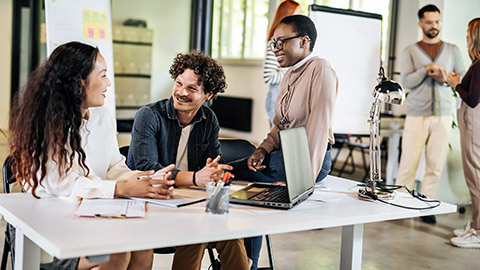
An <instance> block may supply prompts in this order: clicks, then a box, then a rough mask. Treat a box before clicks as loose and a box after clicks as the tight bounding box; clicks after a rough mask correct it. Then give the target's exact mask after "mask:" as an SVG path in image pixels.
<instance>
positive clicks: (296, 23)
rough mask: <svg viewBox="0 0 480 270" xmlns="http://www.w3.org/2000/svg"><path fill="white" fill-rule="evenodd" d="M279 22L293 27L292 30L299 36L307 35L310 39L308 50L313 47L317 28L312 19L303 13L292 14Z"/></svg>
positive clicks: (311, 49)
mask: <svg viewBox="0 0 480 270" xmlns="http://www.w3.org/2000/svg"><path fill="white" fill-rule="evenodd" d="M279 24H287V25H290V26H292V27H293V32H295V33H297V35H300V36H302V37H303V36H307V37H308V38H309V39H310V47H309V49H310V51H313V48H314V47H315V41H317V29H316V28H315V24H314V23H313V21H312V19H310V18H309V17H307V16H305V15H292V16H287V17H285V18H283V20H281V21H280V23H279Z"/></svg>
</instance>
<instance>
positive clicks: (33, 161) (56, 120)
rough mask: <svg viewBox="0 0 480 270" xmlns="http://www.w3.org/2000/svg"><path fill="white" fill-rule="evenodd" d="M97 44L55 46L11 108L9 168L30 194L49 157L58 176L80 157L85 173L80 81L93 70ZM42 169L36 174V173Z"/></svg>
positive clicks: (41, 177)
mask: <svg viewBox="0 0 480 270" xmlns="http://www.w3.org/2000/svg"><path fill="white" fill-rule="evenodd" d="M98 54H99V51H98V48H95V47H92V46H90V45H86V44H83V43H79V42H70V43H66V44H63V45H60V46H59V47H57V48H56V49H55V50H54V51H53V52H52V54H51V55H50V57H49V58H48V59H47V60H46V61H45V63H43V64H42V65H40V66H39V67H38V68H37V69H36V70H35V71H33V73H32V74H31V75H30V77H29V78H28V81H27V83H26V84H25V85H24V86H23V88H22V89H21V90H20V91H19V92H18V94H17V96H16V97H15V99H14V102H13V107H12V110H11V112H10V130H11V136H10V154H11V156H12V157H13V160H14V161H13V165H12V170H13V171H14V172H15V177H16V179H17V181H19V183H20V184H22V185H23V188H24V189H31V190H32V194H33V196H35V197H37V198H38V196H37V195H36V194H35V190H36V188H37V187H38V185H41V184H42V181H43V179H44V178H45V176H46V174H47V163H48V162H49V161H53V162H55V163H56V165H57V168H58V174H59V176H60V177H62V176H64V175H65V174H66V173H67V172H68V171H69V170H70V169H71V168H72V165H73V164H74V162H73V161H74V159H75V158H77V159H78V164H79V165H80V166H81V168H82V169H83V170H84V171H85V172H86V174H87V175H88V174H89V172H90V171H89V169H88V167H87V165H86V164H85V158H86V156H85V152H84V151H83V149H82V146H81V137H80V133H79V130H80V125H81V124H82V104H83V102H84V100H85V98H86V93H85V88H84V87H83V85H82V81H84V82H86V84H87V85H88V80H87V79H88V75H89V74H90V73H91V72H92V70H93V68H94V63H95V61H96V59H97V56H98ZM38 173H40V174H38Z"/></svg>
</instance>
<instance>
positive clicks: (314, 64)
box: [232, 15, 338, 183]
mask: <svg viewBox="0 0 480 270" xmlns="http://www.w3.org/2000/svg"><path fill="white" fill-rule="evenodd" d="M316 38H317V31H316V29H315V25H314V23H313V21H312V20H311V19H310V18H309V17H307V16H303V15H292V16H288V17H285V18H284V19H283V20H282V21H281V22H280V24H279V25H278V26H277V28H276V29H275V32H274V34H273V39H272V42H271V46H272V48H271V49H272V51H273V52H274V53H275V56H276V58H277V61H278V63H279V64H280V66H281V67H290V68H289V69H288V71H287V72H286V73H285V76H284V77H283V80H282V83H281V84H280V92H279V95H278V99H277V101H276V102H275V118H274V120H273V121H274V126H273V128H272V130H271V131H270V133H268V135H267V138H265V139H264V140H263V142H262V143H261V144H260V146H259V147H258V148H257V150H256V151H255V152H254V153H253V154H252V155H251V156H250V158H248V161H247V166H248V169H249V170H245V169H244V168H242V167H243V166H245V165H244V164H242V163H241V162H236V164H232V165H233V166H234V173H237V174H236V176H237V178H239V179H250V180H254V181H259V182H271V183H273V182H277V181H279V179H283V180H284V179H285V170H284V168H283V157H282V153H281V151H279V149H280V143H279V132H280V130H284V129H289V128H294V127H298V126H305V129H306V131H307V139H308V146H309V150H310V158H311V162H312V170H313V175H314V177H315V179H316V182H319V181H321V180H323V179H324V178H325V177H326V176H327V174H328V173H329V172H330V167H331V153H330V150H331V145H332V144H333V143H334V137H333V131H332V125H333V114H334V109H335V99H336V96H337V86H338V80H337V75H336V73H335V71H334V70H333V69H332V67H331V66H330V63H329V62H328V61H327V60H325V59H322V58H319V57H316V56H313V55H312V51H313V47H314V45H315V41H316Z"/></svg>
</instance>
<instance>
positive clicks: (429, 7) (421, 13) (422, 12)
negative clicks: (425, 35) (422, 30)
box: [418, 5, 440, 20]
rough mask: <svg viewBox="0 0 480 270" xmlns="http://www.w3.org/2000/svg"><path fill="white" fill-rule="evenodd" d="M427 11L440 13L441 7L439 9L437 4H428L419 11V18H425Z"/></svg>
mask: <svg viewBox="0 0 480 270" xmlns="http://www.w3.org/2000/svg"><path fill="white" fill-rule="evenodd" d="M425 12H438V13H440V9H438V7H437V6H435V5H426V6H424V7H422V8H421V9H420V10H419V11H418V19H419V20H421V19H423V17H425Z"/></svg>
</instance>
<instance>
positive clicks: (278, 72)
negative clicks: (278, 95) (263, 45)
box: [263, 46, 288, 85]
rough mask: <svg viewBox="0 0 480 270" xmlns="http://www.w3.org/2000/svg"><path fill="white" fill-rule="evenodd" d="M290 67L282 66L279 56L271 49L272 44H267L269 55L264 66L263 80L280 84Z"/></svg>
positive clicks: (267, 82)
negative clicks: (278, 59)
mask: <svg viewBox="0 0 480 270" xmlns="http://www.w3.org/2000/svg"><path fill="white" fill-rule="evenodd" d="M287 69H288V68H282V67H280V64H278V61H277V57H275V54H274V53H273V52H272V50H271V49H270V46H267V56H266V57H265V64H264V66H263V80H264V81H265V83H266V84H270V85H271V84H279V83H280V82H281V81H282V79H283V75H284V74H285V72H286V71H287Z"/></svg>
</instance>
